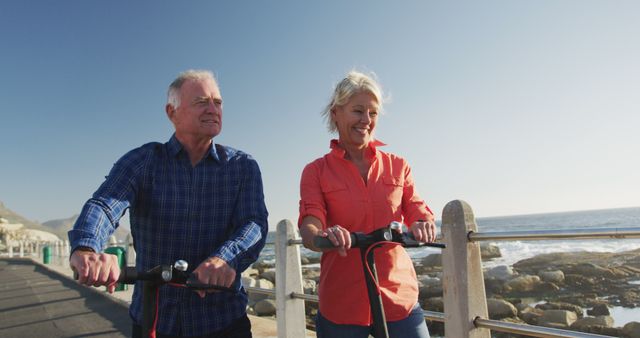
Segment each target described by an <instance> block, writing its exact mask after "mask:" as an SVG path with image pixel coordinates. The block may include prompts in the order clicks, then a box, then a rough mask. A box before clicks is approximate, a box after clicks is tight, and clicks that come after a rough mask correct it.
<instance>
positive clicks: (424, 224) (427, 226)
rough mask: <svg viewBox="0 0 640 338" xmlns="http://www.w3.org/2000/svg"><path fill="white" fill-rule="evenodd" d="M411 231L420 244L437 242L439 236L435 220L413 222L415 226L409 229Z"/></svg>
mask: <svg viewBox="0 0 640 338" xmlns="http://www.w3.org/2000/svg"><path fill="white" fill-rule="evenodd" d="M409 230H411V233H412V234H413V237H414V238H415V239H416V241H418V242H425V243H430V242H435V240H436V234H437V230H436V223H435V221H433V220H428V221H424V220H418V221H415V222H413V224H411V227H409Z"/></svg>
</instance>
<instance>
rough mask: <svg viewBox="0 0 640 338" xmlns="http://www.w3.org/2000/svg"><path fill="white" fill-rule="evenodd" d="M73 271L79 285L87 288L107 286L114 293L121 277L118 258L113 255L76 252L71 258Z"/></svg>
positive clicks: (70, 262) (70, 263)
mask: <svg viewBox="0 0 640 338" xmlns="http://www.w3.org/2000/svg"><path fill="white" fill-rule="evenodd" d="M69 265H70V266H71V269H72V270H73V271H75V272H76V273H77V274H78V283H80V284H83V285H87V286H102V285H106V286H107V291H109V293H113V292H114V291H115V289H116V283H117V282H118V278H119V277H120V264H118V257H117V256H115V255H111V254H105V253H100V254H98V253H95V252H91V251H81V250H76V251H74V252H73V254H72V255H71V257H70V258H69Z"/></svg>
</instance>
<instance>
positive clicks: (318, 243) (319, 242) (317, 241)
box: [313, 232, 358, 249]
mask: <svg viewBox="0 0 640 338" xmlns="http://www.w3.org/2000/svg"><path fill="white" fill-rule="evenodd" d="M349 237H351V246H352V247H354V246H355V243H357V241H358V240H357V238H356V235H355V233H353V232H352V233H350V234H349ZM313 246H315V247H316V248H319V249H331V248H335V247H336V246H335V245H333V243H331V240H330V239H329V237H322V236H314V237H313Z"/></svg>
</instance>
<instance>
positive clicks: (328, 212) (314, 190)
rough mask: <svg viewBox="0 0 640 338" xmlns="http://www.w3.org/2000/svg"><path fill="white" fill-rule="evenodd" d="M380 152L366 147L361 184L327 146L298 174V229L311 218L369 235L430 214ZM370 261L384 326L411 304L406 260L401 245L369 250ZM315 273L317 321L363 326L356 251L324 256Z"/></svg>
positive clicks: (413, 284) (414, 296)
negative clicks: (369, 155)
mask: <svg viewBox="0 0 640 338" xmlns="http://www.w3.org/2000/svg"><path fill="white" fill-rule="evenodd" d="M381 145H384V143H382V142H379V141H372V142H371V143H370V144H369V147H370V150H371V151H372V152H373V154H374V155H373V156H374V158H373V163H372V164H371V168H370V169H369V173H368V176H367V183H366V184H365V182H364V180H363V179H362V177H361V176H360V173H359V172H358V169H357V168H356V166H355V165H354V164H353V163H352V162H350V161H348V160H346V159H345V158H344V157H345V151H344V149H342V148H341V147H340V146H339V144H338V141H337V140H332V141H331V151H330V152H329V153H328V154H326V155H325V156H323V157H321V158H319V159H317V160H315V161H313V162H311V163H309V164H308V165H307V166H306V167H305V168H304V171H303V172H302V179H301V182H300V195H301V198H300V216H299V218H298V225H299V226H300V225H301V222H302V219H303V218H304V217H305V216H314V217H316V218H318V219H320V221H322V224H323V228H325V229H326V228H327V227H329V226H333V225H336V224H339V225H340V226H342V227H344V228H346V229H348V230H349V231H350V232H364V233H369V232H371V231H373V230H376V229H379V228H382V227H385V226H387V225H389V223H391V222H392V221H400V222H404V223H405V224H412V223H413V222H415V221H417V220H419V219H425V218H426V217H427V215H428V214H432V212H431V210H430V209H429V208H428V207H427V205H426V203H425V202H424V201H423V200H422V199H421V198H420V196H418V193H417V192H416V190H415V187H414V182H413V178H412V176H411V168H410V167H409V165H408V164H407V162H406V161H405V160H404V159H403V158H401V157H399V156H396V155H393V154H389V153H385V152H382V151H380V150H378V149H377V147H378V146H381ZM375 261H376V269H377V272H378V279H379V285H380V288H381V293H382V301H383V304H384V308H385V315H386V319H387V320H388V321H397V320H401V319H404V318H406V317H407V316H408V315H409V313H410V312H411V309H412V308H413V306H414V305H415V304H416V303H417V301H418V283H417V278H416V273H415V270H414V268H413V263H412V262H411V258H410V257H409V255H408V254H407V252H406V251H405V250H404V248H402V247H401V246H399V245H385V246H383V247H381V248H378V249H375ZM320 266H321V268H320V285H319V288H318V296H319V298H320V312H321V313H322V315H323V316H324V317H325V318H327V319H328V320H330V321H332V322H334V323H336V324H352V325H370V324H371V322H372V318H371V311H370V306H369V299H368V295H367V287H366V284H365V280H364V271H363V267H362V262H361V258H360V249H357V248H354V249H350V250H348V252H347V256H346V257H340V256H339V255H338V253H337V251H329V252H325V253H323V254H322V259H321V262H320Z"/></svg>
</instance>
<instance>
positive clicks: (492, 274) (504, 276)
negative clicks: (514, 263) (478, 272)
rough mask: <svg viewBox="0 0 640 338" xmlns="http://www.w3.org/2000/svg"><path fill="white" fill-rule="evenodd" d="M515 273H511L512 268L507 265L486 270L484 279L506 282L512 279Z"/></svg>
mask: <svg viewBox="0 0 640 338" xmlns="http://www.w3.org/2000/svg"><path fill="white" fill-rule="evenodd" d="M516 274H517V273H515V272H514V271H513V268H511V267H510V266H507V265H498V266H496V267H494V268H491V269H489V270H487V271H486V272H485V273H484V277H485V278H493V279H497V280H501V281H507V280H510V279H513V278H514V277H515V275H516Z"/></svg>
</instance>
